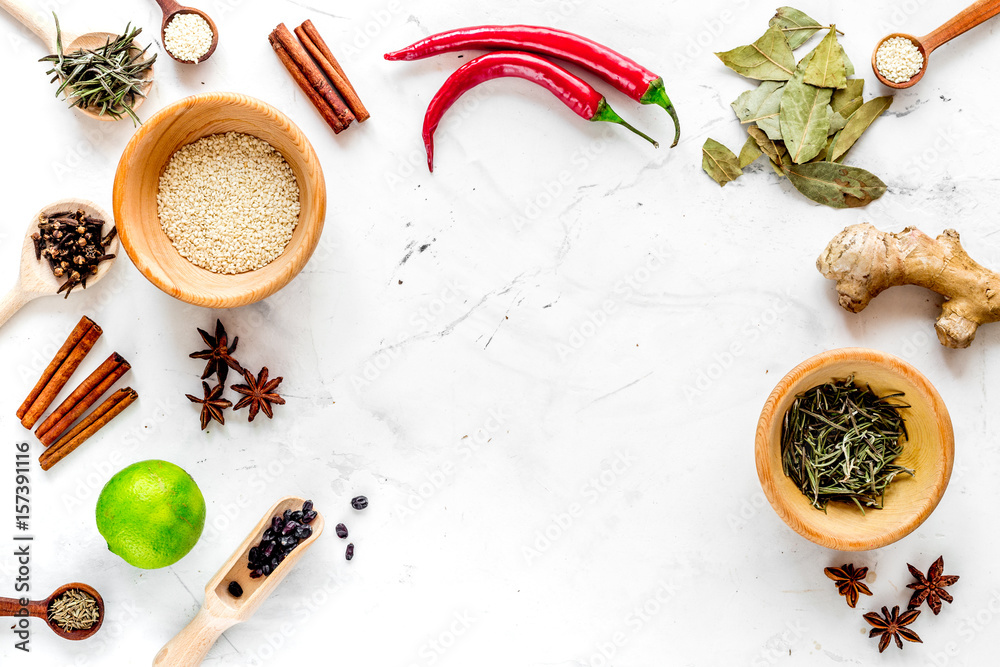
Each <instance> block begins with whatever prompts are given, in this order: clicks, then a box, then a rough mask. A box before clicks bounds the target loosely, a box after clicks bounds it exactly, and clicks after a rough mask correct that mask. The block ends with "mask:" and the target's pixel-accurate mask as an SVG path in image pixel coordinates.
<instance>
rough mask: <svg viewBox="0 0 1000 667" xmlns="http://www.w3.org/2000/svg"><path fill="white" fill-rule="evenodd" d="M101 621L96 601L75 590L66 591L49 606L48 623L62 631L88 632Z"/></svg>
mask: <svg viewBox="0 0 1000 667" xmlns="http://www.w3.org/2000/svg"><path fill="white" fill-rule="evenodd" d="M99 620H101V610H100V608H99V607H98V606H97V600H95V599H94V598H92V597H91V596H90V595H88V594H87V593H84V592H83V591H81V590H78V589H76V588H71V589H70V590H68V591H66V592H65V593H63V594H62V595H60V596H59V597H57V598H56V599H55V600H53V601H52V603H51V604H50V605H49V622H51V623H55V624H56V625H58V626H59V627H60V628H62V629H63V630H89V629H90V628H92V627H94V625H95V624H96V623H97V622H98V621H99Z"/></svg>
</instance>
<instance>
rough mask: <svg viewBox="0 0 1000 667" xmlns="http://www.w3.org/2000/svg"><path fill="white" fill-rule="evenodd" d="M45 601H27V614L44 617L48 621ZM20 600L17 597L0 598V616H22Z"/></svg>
mask: <svg viewBox="0 0 1000 667" xmlns="http://www.w3.org/2000/svg"><path fill="white" fill-rule="evenodd" d="M45 607H46V605H45V602H44V601H43V602H33V601H29V602H28V616H34V617H35V618H44V619H45V620H46V621H48V618H47V614H46V613H45V612H46V609H45ZM21 609H22V607H21V601H20V600H18V599H17V598H0V616H23V614H21V613H20V612H21Z"/></svg>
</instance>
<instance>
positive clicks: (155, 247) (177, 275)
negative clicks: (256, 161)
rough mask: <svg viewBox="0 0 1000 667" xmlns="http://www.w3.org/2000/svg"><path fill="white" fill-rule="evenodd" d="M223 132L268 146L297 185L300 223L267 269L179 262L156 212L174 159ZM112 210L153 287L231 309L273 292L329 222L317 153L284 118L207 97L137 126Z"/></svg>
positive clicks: (259, 106) (260, 105)
mask: <svg viewBox="0 0 1000 667" xmlns="http://www.w3.org/2000/svg"><path fill="white" fill-rule="evenodd" d="M227 132H238V133H243V134H248V135H252V136H254V137H257V138H259V139H261V140H263V141H265V142H267V143H268V144H270V145H271V146H272V147H273V148H274V149H275V150H277V151H278V152H279V153H280V154H281V156H282V157H283V158H284V159H285V161H286V162H287V163H288V165H289V167H291V170H292V172H293V174H294V176H295V181H296V182H297V184H298V187H299V206H300V210H299V215H298V222H297V223H296V225H295V229H294V231H293V232H292V233H291V239H290V240H289V241H288V244H287V246H285V248H284V250H283V251H282V252H281V254H280V255H278V256H277V257H276V258H275V259H274V260H272V261H271V262H270V263H268V264H266V265H265V266H262V267H261V268H258V269H255V270H251V271H246V272H245V273H232V274H226V273H215V272H213V271H210V270H208V269H206V268H202V267H201V266H198V265H196V264H193V263H192V262H191V261H189V260H188V259H186V258H185V257H183V256H182V255H181V254H180V253H179V252H178V250H177V249H176V248H175V247H174V245H173V243H172V242H171V240H170V238H169V237H168V236H167V234H166V233H165V232H164V230H163V227H162V226H161V224H160V218H159V212H158V207H157V193H158V191H159V182H160V176H161V175H162V174H163V172H164V170H165V168H166V166H167V163H168V162H169V161H170V159H171V157H172V156H173V155H174V153H175V152H176V151H177V150H179V149H180V148H182V147H184V146H187V145H188V144H191V143H193V142H195V141H197V140H199V139H201V138H203V137H207V136H209V135H216V134H224V133H227ZM113 205H114V216H115V222H116V224H117V226H118V235H119V237H120V238H121V243H122V247H123V248H125V252H126V253H128V256H129V257H130V258H131V259H132V262H133V263H134V264H135V266H136V268H138V269H139V271H140V272H141V273H142V274H143V275H144V276H146V278H147V279H149V281H150V282H152V283H153V284H154V285H156V286H157V287H159V288H160V289H161V290H163V291H164V292H166V293H167V294H169V295H170V296H172V297H175V298H177V299H180V300H181V301H186V302H187V303H192V304H195V305H198V306H204V307H208V308H233V307H236V306H244V305H246V304H249V303H254V302H256V301H260V300H261V299H264V298H266V297H268V296H270V295H272V294H274V293H275V292H277V291H278V290H279V289H281V288H282V287H284V286H285V285H287V284H288V283H289V282H290V281H291V280H292V279H293V278H294V277H295V276H296V275H297V274H298V273H299V271H301V270H302V268H303V267H304V266H305V265H306V262H308V261H309V258H310V256H311V255H312V253H313V251H314V250H315V249H316V245H317V244H318V243H319V238H320V236H321V234H322V232H323V223H324V220H325V218H326V181H325V179H324V177H323V169H322V167H321V166H320V162H319V157H318V156H317V155H316V151H315V150H314V149H313V147H312V145H311V144H310V143H309V140H308V139H307V138H306V136H305V135H304V134H303V133H302V131H301V130H300V129H299V128H298V127H297V126H296V125H295V124H294V123H293V122H292V121H291V120H290V119H289V118H288V117H287V116H285V115H284V114H283V113H281V112H280V111H278V110H277V109H275V108H274V107H272V106H270V105H269V104H267V103H265V102H262V101H260V100H258V99H254V98H252V97H248V96H246V95H240V94H237V93H205V94H201V95H195V96H192V97H188V98H185V99H182V100H179V101H177V102H175V103H173V104H171V105H169V106H167V107H165V108H164V109H161V110H160V111H159V112H157V113H156V114H155V115H154V116H153V117H152V118H150V119H149V120H147V121H146V122H145V123H144V124H143V125H142V127H140V128H139V130H138V131H137V132H136V133H135V135H134V136H133V137H132V139H131V140H130V141H129V143H128V146H126V147H125V151H124V152H123V153H122V157H121V160H120V161H119V163H118V171H117V173H116V174H115V183H114V199H113Z"/></svg>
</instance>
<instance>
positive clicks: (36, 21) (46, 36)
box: [0, 0, 65, 53]
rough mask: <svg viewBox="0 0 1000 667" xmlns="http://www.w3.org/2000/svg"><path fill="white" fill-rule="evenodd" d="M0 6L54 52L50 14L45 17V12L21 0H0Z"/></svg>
mask: <svg viewBox="0 0 1000 667" xmlns="http://www.w3.org/2000/svg"><path fill="white" fill-rule="evenodd" d="M0 7H2V8H3V9H4V10H6V12H7V13H8V14H10V15H11V16H13V17H14V18H16V19H17V20H18V21H20V23H21V25H23V26H24V27H25V28H27V29H28V30H30V31H31V32H33V33H35V34H36V35H38V38H39V39H41V40H42V41H43V42H44V43H45V46H46V47H48V49H49V53H55V52H56V23H55V19H53V18H52V17H51V16H48V17H47V18H46V14H44V13H42V12H38V11H34V10H32V9H31V7H29V5H27V4H26V3H24V2H23V1H22V0H0ZM63 37H65V34H64V35H63ZM64 46H65V44H64Z"/></svg>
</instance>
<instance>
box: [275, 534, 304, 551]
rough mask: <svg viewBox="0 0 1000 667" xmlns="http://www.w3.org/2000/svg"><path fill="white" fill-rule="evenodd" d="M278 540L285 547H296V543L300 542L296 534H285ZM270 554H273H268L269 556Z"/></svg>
mask: <svg viewBox="0 0 1000 667" xmlns="http://www.w3.org/2000/svg"><path fill="white" fill-rule="evenodd" d="M278 542H279V544H281V546H283V547H294V546H295V545H296V544H298V543H299V538H297V537H295V536H294V535H285V536H284V537H282V538H281V539H280V540H278ZM270 555H271V554H268V556H270Z"/></svg>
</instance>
